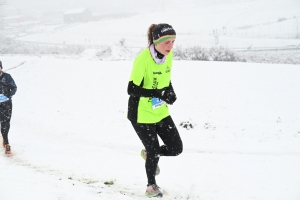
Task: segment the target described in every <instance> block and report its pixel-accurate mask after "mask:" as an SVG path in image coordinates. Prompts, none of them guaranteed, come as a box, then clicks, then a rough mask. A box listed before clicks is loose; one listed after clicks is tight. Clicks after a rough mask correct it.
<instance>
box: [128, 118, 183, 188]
mask: <svg viewBox="0 0 300 200" xmlns="http://www.w3.org/2000/svg"><path fill="white" fill-rule="evenodd" d="M132 126H133V128H134V129H135V131H136V133H137V134H138V136H139V138H140V140H141V141H142V143H143V145H144V146H145V149H146V152H147V159H146V164H145V167H146V173H147V178H148V185H152V184H155V183H156V181H155V171H156V167H157V163H158V161H159V157H160V156H177V155H179V154H180V153H181V152H182V141H181V138H180V135H179V132H178V130H177V128H176V126H175V124H174V122H173V120H172V118H171V116H168V117H166V118H164V119H163V120H161V121H160V122H158V123H155V124H142V123H132ZM157 135H159V137H160V138H161V140H162V141H163V143H164V145H162V146H159V141H158V137H157Z"/></svg>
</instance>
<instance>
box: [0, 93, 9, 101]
mask: <svg viewBox="0 0 300 200" xmlns="http://www.w3.org/2000/svg"><path fill="white" fill-rule="evenodd" d="M7 100H9V98H8V97H7V96H4V94H0V103H2V102H4V101H7Z"/></svg>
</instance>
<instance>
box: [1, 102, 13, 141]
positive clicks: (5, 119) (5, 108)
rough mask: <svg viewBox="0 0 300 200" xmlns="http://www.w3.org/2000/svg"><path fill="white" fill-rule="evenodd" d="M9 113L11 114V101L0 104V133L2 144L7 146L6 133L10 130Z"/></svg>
mask: <svg viewBox="0 0 300 200" xmlns="http://www.w3.org/2000/svg"><path fill="white" fill-rule="evenodd" d="M11 113H12V103H11V101H6V102H2V103H0V123H1V133H2V137H3V140H4V144H9V143H8V131H9V128H10V119H11Z"/></svg>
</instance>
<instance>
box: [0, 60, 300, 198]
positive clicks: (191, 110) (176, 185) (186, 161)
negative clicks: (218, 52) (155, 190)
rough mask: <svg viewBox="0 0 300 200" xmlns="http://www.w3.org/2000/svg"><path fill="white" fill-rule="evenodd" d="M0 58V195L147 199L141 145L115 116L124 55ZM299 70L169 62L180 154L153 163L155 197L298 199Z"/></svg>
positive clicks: (126, 70)
mask: <svg viewBox="0 0 300 200" xmlns="http://www.w3.org/2000/svg"><path fill="white" fill-rule="evenodd" d="M0 60H2V62H3V66H4V70H7V72H8V73H10V74H11V75H12V76H13V78H14V79H15V81H16V83H17V85H18V91H17V94H16V95H15V96H14V97H13V106H14V108H13V116H12V122H11V124H12V126H11V130H10V133H9V138H10V143H11V145H12V150H13V155H12V156H10V157H7V156H5V155H4V151H2V153H1V152H0V172H1V178H0V188H1V192H0V199H1V200H2V199H9V200H19V199H22V200H31V199H43V200H44V199H45V200H71V199H72V200H79V199H80V200H81V199H89V200H93V199H105V200H106V199H112V200H115V199H118V200H119V199H120V200H121V199H146V197H145V196H144V191H145V188H146V183H147V182H146V174H145V171H144V161H143V159H142V158H141V157H140V156H139V152H140V150H141V149H142V148H143V146H142V143H141V142H140V140H139V139H138V137H137V135H136V133H135V132H134V130H133V128H132V127H131V124H130V122H129V121H128V120H127V119H126V111H127V100H128V95H127V93H126V89H127V83H128V79H129V75H130V71H131V66H132V61H95V60H90V59H88V58H87V57H81V58H76V57H73V58H71V57H61V58H54V57H47V56H43V57H33V56H9V55H8V56H1V57H0ZM20 64H21V65H20ZM18 65H20V66H18ZM14 66H18V67H16V68H13V67H14ZM10 68H11V69H10ZM9 69H10V70H9ZM299 73H300V69H299V67H298V66H297V65H275V64H272V65H269V64H251V63H230V62H226V63H225V62H200V61H198V62H196V61H194V62H191V61H174V67H173V74H172V76H173V78H172V82H173V85H174V88H175V90H176V93H177V96H178V100H177V101H176V102H175V104H174V105H173V106H170V112H171V115H172V117H173V119H174V121H175V123H176V124H177V125H178V129H179V131H180V134H181V137H182V140H183V144H184V151H183V153H182V154H181V155H179V156H178V157H168V158H166V157H162V158H161V159H160V163H159V165H160V168H161V174H160V175H159V176H158V177H157V183H158V184H159V186H161V187H162V188H163V190H164V191H165V195H164V197H163V198H164V199H170V200H171V199H172V200H174V199H193V200H194V199H195V200H197V199H201V200H224V199H226V200H254V199H256V200H287V199H288V200H298V199H300V192H299V191H300V190H299V185H300V168H299V166H300V147H299V142H300V126H299V124H300V107H299V105H298V104H299V102H300V93H299V90H300V83H299ZM183 121H189V122H190V123H192V124H194V125H195V128H194V129H190V130H187V129H184V128H182V127H181V126H179V124H180V123H181V122H183ZM1 154H2V156H1ZM109 182H113V184H112V185H109V184H107V183H109Z"/></svg>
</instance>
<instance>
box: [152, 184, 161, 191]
mask: <svg viewBox="0 0 300 200" xmlns="http://www.w3.org/2000/svg"><path fill="white" fill-rule="evenodd" d="M152 188H153V190H154V191H157V190H159V189H160V187H159V186H158V185H156V184H153V185H152Z"/></svg>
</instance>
